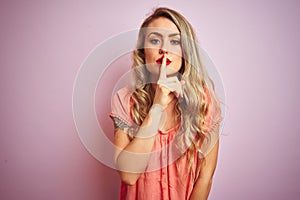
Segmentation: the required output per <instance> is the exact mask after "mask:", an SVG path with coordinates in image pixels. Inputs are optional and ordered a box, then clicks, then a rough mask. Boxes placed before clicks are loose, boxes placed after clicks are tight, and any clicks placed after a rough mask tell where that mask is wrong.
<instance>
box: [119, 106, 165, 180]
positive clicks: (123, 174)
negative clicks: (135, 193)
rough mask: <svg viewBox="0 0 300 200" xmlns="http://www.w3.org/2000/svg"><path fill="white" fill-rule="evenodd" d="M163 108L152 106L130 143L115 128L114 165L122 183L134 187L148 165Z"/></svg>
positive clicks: (120, 129) (127, 138)
mask: <svg viewBox="0 0 300 200" xmlns="http://www.w3.org/2000/svg"><path fill="white" fill-rule="evenodd" d="M162 113H163V107H162V106H160V105H157V104H154V106H152V108H151V109H150V112H149V113H148V115H147V117H146V118H145V120H144V121H143V123H142V125H141V127H140V129H139V130H138V132H137V135H136V136H135V137H134V138H133V139H132V140H131V141H130V139H129V137H128V135H127V134H126V133H125V132H124V130H122V128H117V129H116V133H115V138H114V144H115V146H116V150H115V164H116V167H117V169H118V171H119V174H120V178H121V180H122V181H123V182H125V183H127V184H129V185H134V184H135V183H136V181H137V179H138V178H139V177H140V175H141V173H143V172H144V171H145V169H146V167H147V165H148V162H149V159H150V155H151V151H152V148H153V144H154V140H155V136H156V134H157V131H158V128H159V125H160V121H161V117H162Z"/></svg>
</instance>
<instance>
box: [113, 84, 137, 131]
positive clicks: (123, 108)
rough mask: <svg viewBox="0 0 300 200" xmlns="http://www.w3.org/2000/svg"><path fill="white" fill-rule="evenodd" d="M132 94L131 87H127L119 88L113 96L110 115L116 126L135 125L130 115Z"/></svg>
mask: <svg viewBox="0 0 300 200" xmlns="http://www.w3.org/2000/svg"><path fill="white" fill-rule="evenodd" d="M131 94H132V92H131V90H130V88H129V87H125V88H122V89H120V90H118V91H117V92H116V93H115V94H114V95H113V97H112V100H111V112H110V115H109V116H110V118H112V120H113V121H114V126H115V127H120V126H123V127H124V126H126V127H131V126H133V125H134V122H133V120H132V119H131V115H130V108H131V104H130V102H131V101H130V100H131Z"/></svg>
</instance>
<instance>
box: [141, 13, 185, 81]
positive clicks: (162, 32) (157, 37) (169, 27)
mask: <svg viewBox="0 0 300 200" xmlns="http://www.w3.org/2000/svg"><path fill="white" fill-rule="evenodd" d="M144 52H145V62H146V67H147V70H148V71H149V72H150V73H151V75H152V77H153V78H157V77H158V75H159V72H160V66H161V63H162V57H163V56H164V55H165V56H166V57H167V75H174V74H177V72H178V71H179V70H180V68H181V65H182V60H181V59H182V49H181V40H180V32H179V30H178V28H177V27H176V25H175V24H174V23H173V22H172V21H171V20H169V19H167V18H165V17H160V18H157V19H155V20H153V21H152V22H151V23H150V24H149V25H148V27H147V29H146V35H145V41H144Z"/></svg>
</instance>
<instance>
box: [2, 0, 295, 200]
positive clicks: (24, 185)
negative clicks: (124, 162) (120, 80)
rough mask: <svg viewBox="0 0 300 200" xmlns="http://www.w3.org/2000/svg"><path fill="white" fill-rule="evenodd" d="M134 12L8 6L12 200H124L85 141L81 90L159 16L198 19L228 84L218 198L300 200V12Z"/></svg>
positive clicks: (133, 8) (242, 8)
mask: <svg viewBox="0 0 300 200" xmlns="http://www.w3.org/2000/svg"><path fill="white" fill-rule="evenodd" d="M120 2H121V1H120ZM122 2H123V3H119V2H117V1H114V0H111V1H105V3H104V2H100V1H98V2H97V1H89V2H87V1H83V0H81V1H76V2H75V1H66V0H65V1H58V0H56V1H29V0H28V1H21V0H20V1H1V3H0V30H1V32H0V34H1V37H0V44H1V46H0V50H1V52H0V70H1V71H0V76H1V77H0V83H1V84H0V89H1V90H0V91H1V97H0V100H1V104H0V111H1V112H0V119H1V127H0V134H1V135H0V142H1V143H0V144H1V145H0V199H1V200H17V199H33V200H35V199H49V200H50V199H51V200H53V199H73V200H82V199H85V200H96V199H97V200H99V199H117V196H118V193H119V179H118V176H117V174H116V172H114V171H113V170H112V169H110V168H108V167H106V166H105V165H103V164H101V163H100V162H98V161H97V160H96V159H95V158H94V157H93V156H91V155H90V154H89V153H88V152H87V151H86V149H85V147H84V146H83V145H82V143H81V141H80V139H79V137H78V134H77V132H76V128H75V125H74V121H73V116H72V89H73V83H74V81H75V78H76V73H77V71H78V70H79V68H80V65H81V63H82V62H83V60H84V59H85V58H86V57H87V55H88V53H89V52H90V51H91V50H92V49H93V48H94V47H95V46H96V45H98V44H99V43H100V42H103V41H104V40H106V39H107V38H109V37H111V36H112V35H115V34H119V33H121V32H124V31H128V30H131V29H135V28H138V27H139V25H140V24H141V22H142V20H143V19H144V18H145V15H146V14H147V13H149V12H150V11H151V9H152V8H153V7H155V6H159V5H165V6H169V7H170V8H173V9H176V10H178V11H179V12H181V13H182V14H183V15H184V16H186V18H187V19H188V20H189V21H190V22H191V24H192V25H193V26H194V28H195V30H196V32H197V34H198V37H199V40H200V43H201V44H202V46H203V47H204V48H205V49H206V50H207V52H208V54H209V55H210V57H211V58H212V59H213V61H214V63H215V64H216V66H217V68H218V70H219V72H220V74H221V76H222V78H223V82H224V87H225V90H226V106H227V116H226V119H225V120H226V121H225V126H224V130H223V133H222V135H221V146H220V157H219V162H218V166H217V170H216V173H215V178H214V183H213V188H212V191H211V195H210V199H212V200H213V199H256V200H260V199H297V198H299V195H300V191H299V185H300V175H299V172H298V169H300V158H299V142H300V136H299V134H300V128H299V122H298V119H299V117H298V114H297V113H299V112H300V106H299V100H298V98H299V97H300V94H299V93H300V84H299V83H300V79H299V78H298V76H299V74H300V69H299V64H300V61H299V53H300V37H299V35H300V27H299V24H300V23H299V19H300V12H299V8H300V3H299V1H296V0H294V1H292V0H288V1H283V0H282V1H278V0H277V1H276V0H269V1H267V0H265V1H258V0H254V1H253V0H252V1H240V0H228V1H196V0H193V1H182V0H177V1H176V0H172V1H138V0H132V1H122ZM225 2H226V3H225ZM111 76H112V78H115V76H116V75H115V74H111ZM108 80H109V79H108ZM99 106H100V107H101V104H98V105H97V107H99ZM108 112H109V108H106V109H105V110H104V111H103V113H98V117H99V120H102V122H103V121H104V122H105V126H106V127H107V128H108V129H111V123H110V121H109V120H108V116H107V114H108ZM111 134H112V133H111Z"/></svg>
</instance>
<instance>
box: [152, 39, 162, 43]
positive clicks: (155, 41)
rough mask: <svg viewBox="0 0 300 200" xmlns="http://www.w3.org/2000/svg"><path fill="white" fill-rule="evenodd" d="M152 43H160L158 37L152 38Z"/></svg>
mask: <svg viewBox="0 0 300 200" xmlns="http://www.w3.org/2000/svg"><path fill="white" fill-rule="evenodd" d="M150 42H151V44H159V42H160V41H159V40H158V39H151V40H150Z"/></svg>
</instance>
